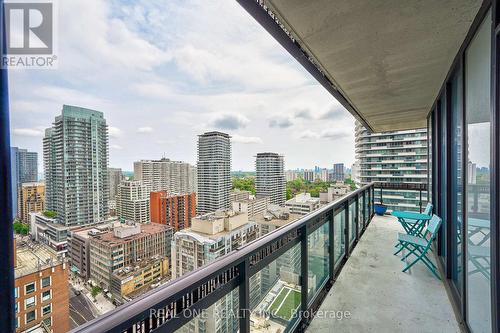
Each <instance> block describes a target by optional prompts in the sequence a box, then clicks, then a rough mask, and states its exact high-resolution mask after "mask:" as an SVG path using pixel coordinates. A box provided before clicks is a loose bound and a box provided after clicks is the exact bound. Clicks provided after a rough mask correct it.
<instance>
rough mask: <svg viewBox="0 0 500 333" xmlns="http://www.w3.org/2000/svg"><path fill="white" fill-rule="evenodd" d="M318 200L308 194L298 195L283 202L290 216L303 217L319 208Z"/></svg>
mask: <svg viewBox="0 0 500 333" xmlns="http://www.w3.org/2000/svg"><path fill="white" fill-rule="evenodd" d="M319 204H320V202H319V198H313V197H311V194H310V193H299V194H297V195H296V196H295V197H293V198H292V199H290V200H287V201H286V202H285V207H287V208H288V209H289V210H290V214H300V215H305V214H308V213H310V212H312V211H313V210H316V209H318V208H319Z"/></svg>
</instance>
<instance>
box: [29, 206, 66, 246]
mask: <svg viewBox="0 0 500 333" xmlns="http://www.w3.org/2000/svg"><path fill="white" fill-rule="evenodd" d="M29 223H30V235H31V238H32V239H33V240H35V241H37V242H38V243H42V244H45V245H46V246H48V247H49V248H51V249H52V250H53V251H54V252H56V253H57V254H58V255H62V256H66V253H67V252H68V231H69V227H68V226H65V225H63V224H60V223H57V221H56V219H54V218H52V217H50V216H47V215H46V214H45V213H44V212H40V213H30V214H29Z"/></svg>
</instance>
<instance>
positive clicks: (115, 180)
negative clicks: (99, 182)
mask: <svg viewBox="0 0 500 333" xmlns="http://www.w3.org/2000/svg"><path fill="white" fill-rule="evenodd" d="M108 180H109V200H116V195H117V194H118V185H120V183H121V182H122V181H123V173H122V169H120V168H108Z"/></svg>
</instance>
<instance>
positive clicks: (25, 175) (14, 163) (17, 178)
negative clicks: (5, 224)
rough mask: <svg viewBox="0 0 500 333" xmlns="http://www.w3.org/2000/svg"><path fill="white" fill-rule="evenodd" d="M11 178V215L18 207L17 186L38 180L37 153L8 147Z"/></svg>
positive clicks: (14, 213)
mask: <svg viewBox="0 0 500 333" xmlns="http://www.w3.org/2000/svg"><path fill="white" fill-rule="evenodd" d="M10 154H11V157H10V161H11V180H12V207H14V209H13V210H12V211H13V213H12V214H13V217H15V215H16V210H15V208H17V207H18V202H17V199H18V198H19V193H18V191H19V188H20V187H21V185H22V184H23V183H28V182H36V181H37V180H38V153H35V152H31V151H28V150H27V149H20V148H18V147H12V148H11V149H10Z"/></svg>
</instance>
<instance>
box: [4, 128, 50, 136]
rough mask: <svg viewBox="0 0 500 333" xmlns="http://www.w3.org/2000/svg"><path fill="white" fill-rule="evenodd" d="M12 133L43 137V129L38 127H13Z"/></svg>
mask: <svg viewBox="0 0 500 333" xmlns="http://www.w3.org/2000/svg"><path fill="white" fill-rule="evenodd" d="M12 133H13V134H14V135H19V136H29V137H43V135H44V131H43V130H42V129H40V128H14V130H13V131H12Z"/></svg>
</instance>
